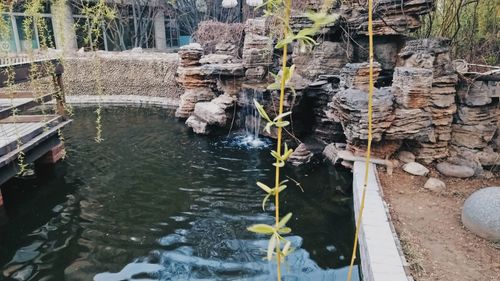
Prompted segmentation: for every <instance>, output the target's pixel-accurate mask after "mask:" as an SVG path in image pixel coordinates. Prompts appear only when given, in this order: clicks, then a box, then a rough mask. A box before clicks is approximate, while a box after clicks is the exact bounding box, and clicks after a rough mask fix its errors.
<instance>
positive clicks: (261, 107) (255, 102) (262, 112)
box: [253, 99, 271, 122]
mask: <svg viewBox="0 0 500 281" xmlns="http://www.w3.org/2000/svg"><path fill="white" fill-rule="evenodd" d="M253 103H254V104H255V108H257V111H258V112H259V114H260V116H261V117H262V118H264V119H266V120H267V121H268V122H271V118H269V115H267V112H266V111H265V110H264V107H263V106H262V105H261V104H260V103H259V102H258V101H257V100H255V99H254V100H253Z"/></svg>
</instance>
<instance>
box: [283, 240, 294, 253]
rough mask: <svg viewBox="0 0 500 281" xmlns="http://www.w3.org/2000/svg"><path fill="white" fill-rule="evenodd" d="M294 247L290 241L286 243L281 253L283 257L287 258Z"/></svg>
mask: <svg viewBox="0 0 500 281" xmlns="http://www.w3.org/2000/svg"><path fill="white" fill-rule="evenodd" d="M291 246H292V243H291V242H290V241H286V243H285V246H284V247H283V250H281V253H282V254H283V256H285V257H286V256H287V255H288V254H289V253H290V247H291Z"/></svg>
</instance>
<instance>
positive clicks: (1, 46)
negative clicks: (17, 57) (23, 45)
mask: <svg viewBox="0 0 500 281" xmlns="http://www.w3.org/2000/svg"><path fill="white" fill-rule="evenodd" d="M2 18H3V20H4V21H5V23H7V24H8V25H9V34H8V35H7V36H5V37H4V38H1V39H0V53H4V52H6V53H13V52H16V51H17V47H16V39H15V38H14V30H13V29H12V22H11V19H10V16H7V15H2Z"/></svg>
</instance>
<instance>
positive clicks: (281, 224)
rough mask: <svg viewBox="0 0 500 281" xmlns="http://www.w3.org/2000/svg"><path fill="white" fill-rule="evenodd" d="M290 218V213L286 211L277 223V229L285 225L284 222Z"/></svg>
mask: <svg viewBox="0 0 500 281" xmlns="http://www.w3.org/2000/svg"><path fill="white" fill-rule="evenodd" d="M291 218H292V213H288V214H287V215H286V216H284V217H283V218H282V219H281V220H280V222H279V223H278V227H277V228H278V229H281V228H283V227H285V225H286V223H287V222H288V221H289V220H290V219H291Z"/></svg>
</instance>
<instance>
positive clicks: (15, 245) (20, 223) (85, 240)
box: [0, 108, 359, 281]
mask: <svg viewBox="0 0 500 281" xmlns="http://www.w3.org/2000/svg"><path fill="white" fill-rule="evenodd" d="M74 119H75V121H74V123H73V124H72V125H71V126H70V127H69V128H68V129H67V130H66V131H65V134H64V136H65V138H66V148H67V152H68V157H67V158H66V159H65V160H64V161H63V162H60V163H58V164H57V165H56V166H55V168H54V170H53V171H52V174H50V176H46V177H43V178H35V177H31V178H30V177H23V178H19V179H14V180H12V181H11V182H9V183H8V184H7V185H6V186H4V191H5V192H4V193H5V197H6V206H5V208H6V214H7V218H4V219H3V221H2V222H1V223H0V269H1V274H0V280H43V281H48V280H57V281H60V280H96V281H102V280H106V281H118V280H207V281H208V280H273V279H275V274H276V273H275V264H272V263H268V262H267V261H264V260H263V257H264V255H265V253H264V250H263V249H264V248H265V247H266V243H267V241H266V237H264V236H259V235H257V234H253V233H250V232H248V231H247V230H246V228H247V227H248V226H249V225H251V224H255V223H268V224H272V223H273V217H272V216H273V212H272V209H273V206H272V205H268V206H267V209H266V211H263V210H262V207H261V200H262V197H263V193H262V192H261V191H260V190H259V188H258V187H257V186H256V185H255V182H256V181H257V180H260V181H263V182H272V179H273V172H274V170H273V169H272V167H273V166H271V161H272V157H271V156H270V154H269V149H267V148H266V149H262V148H260V149H259V148H245V147H242V146H239V145H238V143H237V142H236V141H234V140H235V139H237V138H233V137H229V138H228V137H218V138H208V137H199V136H196V135H194V134H193V133H191V132H190V131H189V130H188V129H187V128H186V127H185V126H184V124H183V123H181V122H179V121H177V120H175V118H174V117H173V112H170V111H165V110H156V109H139V108H126V109H125V108H107V109H103V113H102V124H103V138H104V141H103V142H102V143H100V144H97V143H96V142H95V141H94V136H95V130H96V128H95V127H96V125H95V114H94V113H93V109H78V110H76V112H75V116H74ZM285 174H286V175H287V176H289V177H290V178H292V179H293V180H295V181H297V182H300V184H301V186H300V187H302V188H303V191H302V190H301V188H300V187H299V186H296V185H295V184H293V183H292V181H291V183H292V184H289V187H288V189H287V190H286V191H285V192H284V194H283V196H282V204H283V207H282V208H283V214H285V213H287V212H293V213H294V216H293V219H292V221H291V222H290V223H289V226H290V227H291V228H292V229H293V232H292V233H291V234H290V236H289V239H290V240H291V241H293V247H295V251H294V252H293V253H292V254H290V256H289V258H288V259H287V262H286V264H285V266H284V267H283V274H284V276H285V277H284V279H283V280H287V281H288V280H306V281H307V280H311V281H313V280H314V281H319V280H346V275H347V268H348V264H349V258H350V254H351V249H352V243H353V236H354V222H353V210H352V194H349V187H350V186H351V178H352V176H351V175H350V173H349V172H347V171H342V170H339V169H335V168H333V167H331V166H328V165H326V164H321V165H312V166H308V167H305V168H300V169H298V168H290V167H288V168H286V169H285ZM356 272H357V268H356ZM355 275H356V277H355V279H354V280H359V279H358V277H357V273H356V274H355Z"/></svg>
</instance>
